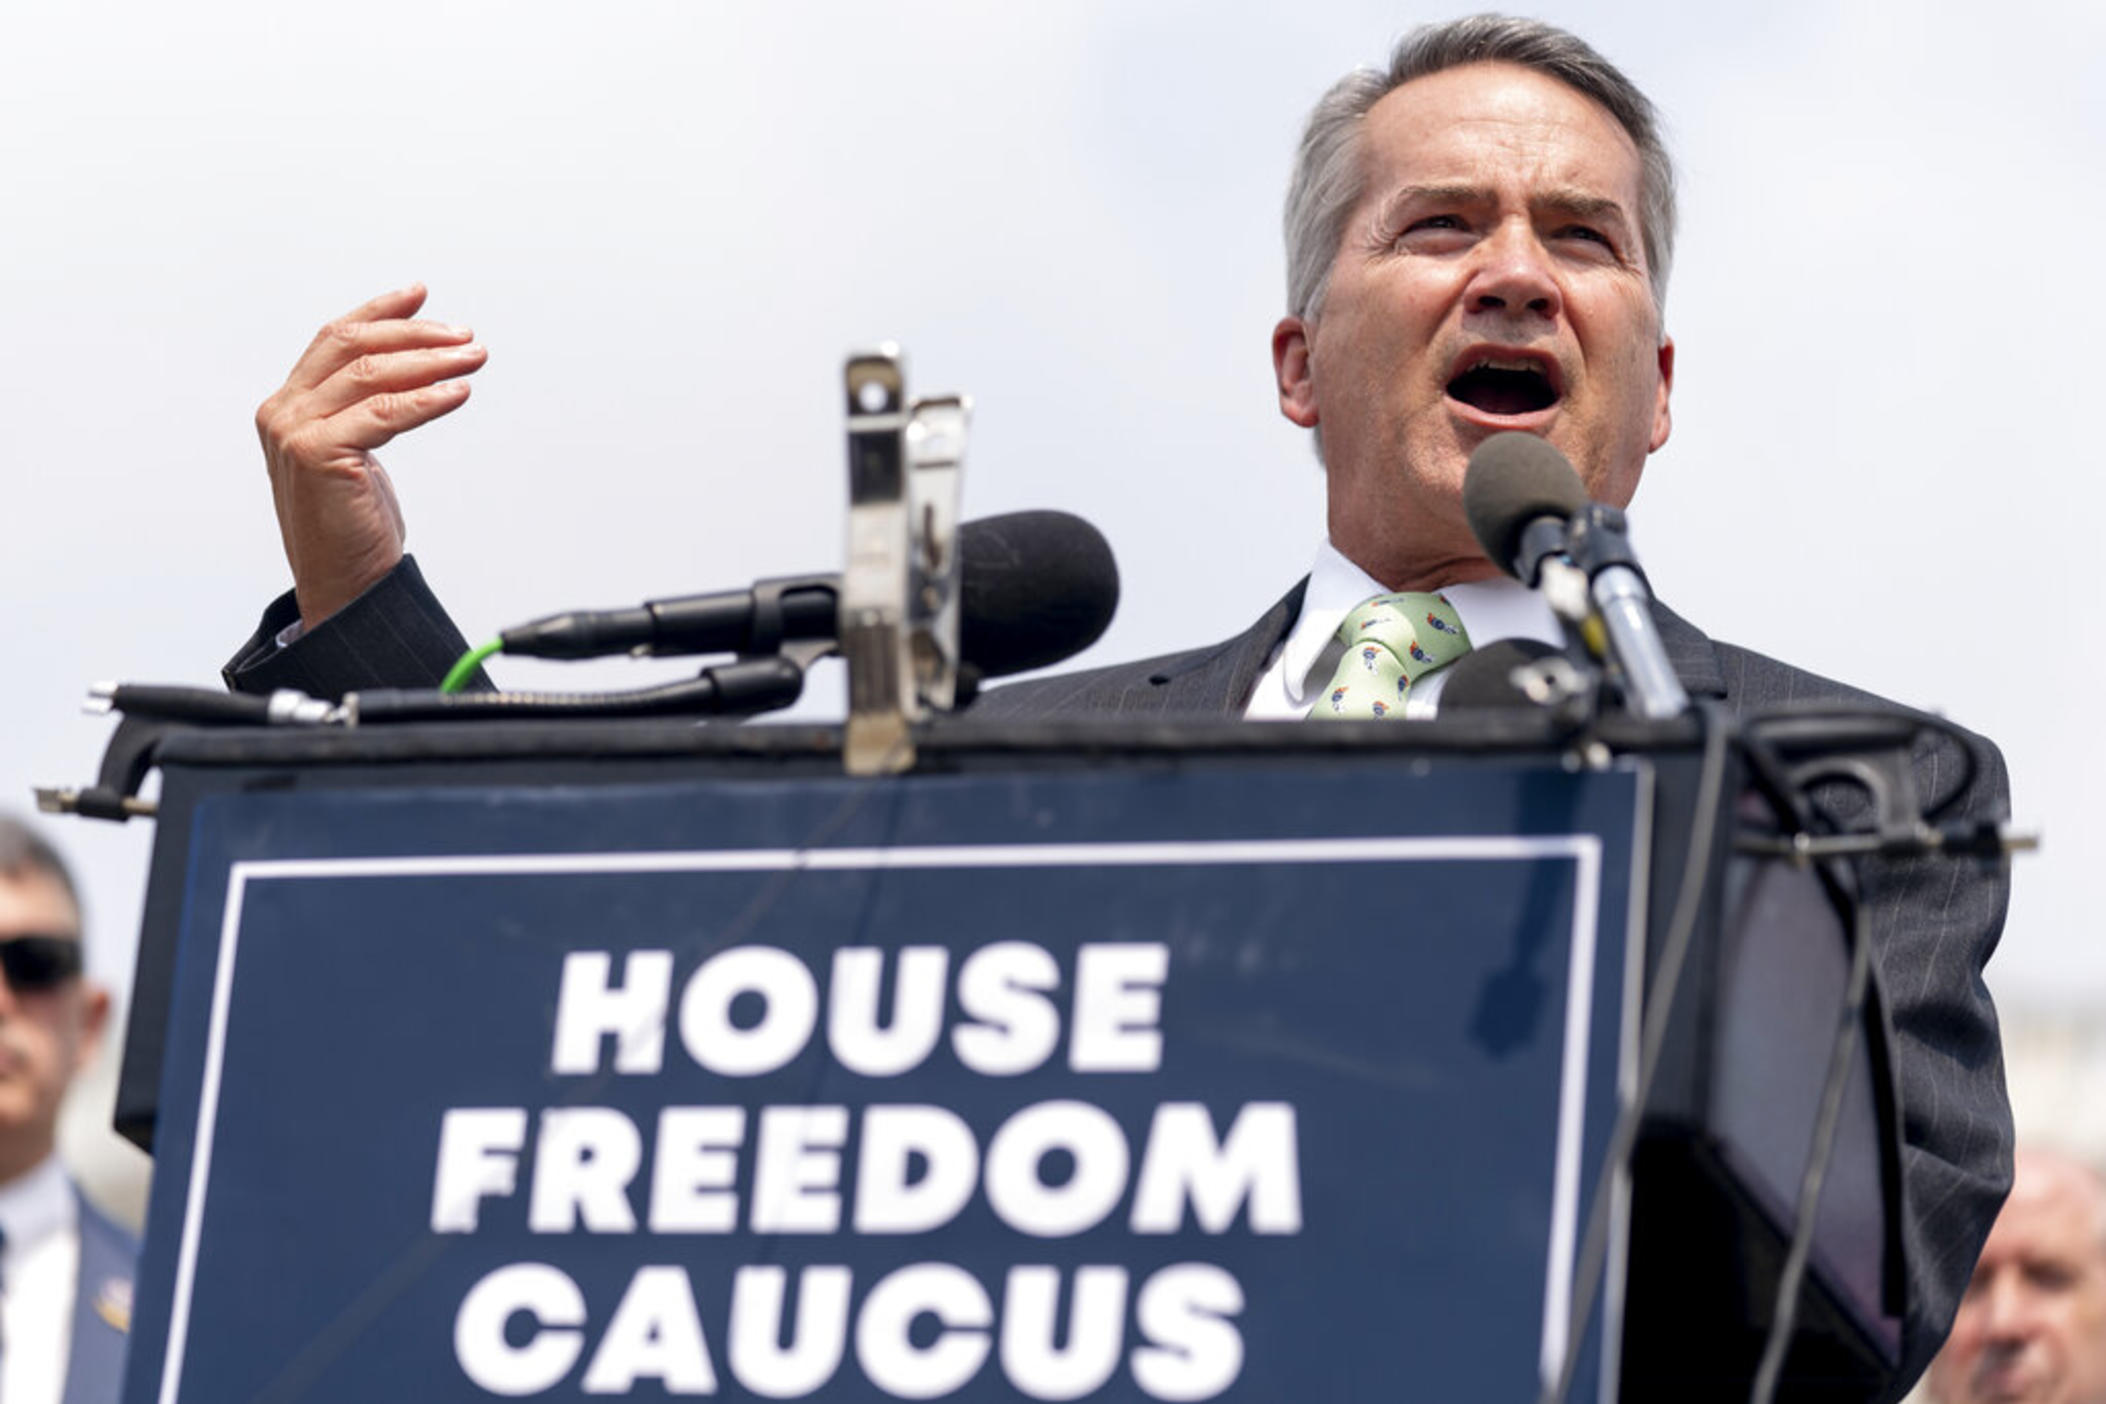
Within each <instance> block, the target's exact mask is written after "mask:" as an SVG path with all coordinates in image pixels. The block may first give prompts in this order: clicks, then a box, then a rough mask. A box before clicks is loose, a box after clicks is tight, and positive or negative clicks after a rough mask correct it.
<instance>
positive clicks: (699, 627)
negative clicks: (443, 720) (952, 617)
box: [499, 511, 1119, 678]
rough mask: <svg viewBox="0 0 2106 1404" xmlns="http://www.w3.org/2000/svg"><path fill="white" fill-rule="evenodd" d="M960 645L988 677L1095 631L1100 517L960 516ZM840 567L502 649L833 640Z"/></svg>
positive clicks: (556, 621)
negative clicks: (965, 518)
mask: <svg viewBox="0 0 2106 1404" xmlns="http://www.w3.org/2000/svg"><path fill="white" fill-rule="evenodd" d="M958 556H959V575H960V590H959V594H960V599H959V614H960V619H959V652H960V654H961V655H962V656H963V662H964V663H966V664H969V665H970V666H972V667H973V668H974V669H976V670H977V671H978V673H979V675H980V676H981V677H983V678H999V677H1007V676H1008V675H1009V674H1011V673H1022V672H1028V671H1029V670H1031V669H1033V668H1043V667H1047V666H1049V665H1051V664H1054V663H1058V662H1060V661H1061V660H1062V659H1065V658H1071V657H1073V656H1074V655H1075V654H1077V653H1080V652H1081V651H1082V650H1083V649H1085V648H1088V647H1089V646H1090V645H1091V644H1093V643H1095V642H1096V641H1097V640H1098V639H1099V638H1100V637H1101V636H1102V635H1103V633H1104V630H1105V628H1106V627H1107V626H1108V625H1109V624H1110V623H1111V619H1112V614H1113V612H1114V611H1115V610H1116V609H1117V608H1118V605H1119V567H1118V563H1117V562H1116V561H1114V560H1113V559H1112V552H1111V546H1110V545H1109V543H1107V542H1106V541H1105V539H1104V536H1103V534H1102V533H1101V532H1099V531H1098V530H1097V528H1095V527H1093V526H1091V525H1090V524H1089V523H1088V522H1086V521H1084V520H1083V519H1082V518H1080V517H1077V516H1074V515H1072V514H1070V513H1067V512H1048V511H1036V512H1010V513H1007V514H1005V515H1003V516H999V517H984V518H982V519H980V520H978V521H972V522H966V523H965V524H963V525H962V526H960V527H959V528H958ZM840 592H841V577H840V576H839V575H802V576H788V577H784V578H781V579H775V580H762V581H757V582H756V583H755V584H754V585H753V586H752V587H751V588H750V589H745V590H720V591H716V592H713V593H710V594H703V595H681V596H678V597H675V598H672V599H664V600H652V601H650V602H648V603H645V604H642V605H636V606H633V607H631V608H628V609H611V610H573V611H569V612H566V613H562V614H552V615H549V616H547V617H546V618H543V619H537V620H534V621H533V622H532V623H529V624H522V625H520V626H518V627H517V628H513V629H507V630H505V631H504V633H503V634H502V635H500V636H499V637H500V638H501V640H502V641H503V644H504V652H505V653H506V654H517V655H521V656H525V657H530V658H570V659H577V658H599V657H603V656H605V655H607V654H610V653H641V654H649V655H656V656H662V657H672V656H678V655H681V654H691V653H736V654H742V655H746V656H752V655H756V654H767V653H773V652H775V651H776V650H777V649H779V648H781V647H782V645H783V644H785V643H790V642H798V641H819V642H832V641H834V640H835V639H836V638H837V637H838V636H839V629H840V618H839V614H840Z"/></svg>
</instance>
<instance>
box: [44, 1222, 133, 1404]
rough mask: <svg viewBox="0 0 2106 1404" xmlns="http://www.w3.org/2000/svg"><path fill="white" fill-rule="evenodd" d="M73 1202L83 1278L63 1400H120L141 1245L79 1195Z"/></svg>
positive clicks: (110, 1403)
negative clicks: (76, 1208) (134, 1273)
mask: <svg viewBox="0 0 2106 1404" xmlns="http://www.w3.org/2000/svg"><path fill="white" fill-rule="evenodd" d="M74 1203H75V1204H77V1205H78V1206H79V1208H80V1276H79V1280H78V1281H77V1283H76V1284H75V1286H74V1290H73V1345H72V1348H71V1349H70V1350H69V1351H68V1352H67V1361H66V1390H65V1394H64V1396H63V1398H62V1404H115V1401H116V1399H117V1396H118V1394H119V1393H120V1391H121V1390H122V1388H123V1385H124V1353H125V1346H126V1344H127V1342H128V1341H129V1340H130V1335H129V1333H130V1330H131V1322H132V1273H133V1270H134V1265H135V1264H136V1263H137V1261H138V1248H137V1246H136V1245H135V1244H134V1243H133V1242H132V1240H131V1239H130V1237H129V1236H127V1235H126V1234H125V1232H124V1230H122V1229H120V1228H118V1227H117V1226H116V1225H115V1224H113V1223H111V1222H110V1221H109V1220H108V1219H106V1218H104V1217H103V1216H102V1214H101V1213H100V1212H98V1211H97V1210H96V1208H95V1206H93V1205H92V1204H90V1203H88V1201H87V1200H86V1199H84V1198H82V1197H81V1196H80V1195H79V1194H77V1193H76V1194H75V1195H74Z"/></svg>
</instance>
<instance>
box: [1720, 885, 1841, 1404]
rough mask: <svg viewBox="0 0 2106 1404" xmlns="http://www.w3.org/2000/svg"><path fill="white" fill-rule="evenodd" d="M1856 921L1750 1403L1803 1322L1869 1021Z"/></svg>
mask: <svg viewBox="0 0 2106 1404" xmlns="http://www.w3.org/2000/svg"><path fill="white" fill-rule="evenodd" d="M1852 918H1853V919H1852V921H1851V924H1850V925H1851V952H1850V981H1849V983H1848V985H1846V986H1845V987H1844V992H1843V1010H1842V1014H1841V1015H1840V1017H1839V1019H1838V1022H1837V1025H1836V1031H1835V1044H1834V1046H1833V1048H1832V1049H1831V1050H1830V1053H1829V1057H1828V1080H1827V1082H1826V1084H1825V1085H1823V1087H1822V1088H1821V1109H1820V1114H1819V1115H1818V1116H1817V1117H1816V1118H1815V1120H1814V1134H1813V1144H1812V1145H1811V1146H1809V1147H1808V1148H1807V1152H1806V1170H1805V1173H1804V1174H1803V1175H1802V1176H1801V1177H1800V1180H1799V1203H1798V1209H1797V1211H1796V1215H1795V1218H1794V1222H1793V1224H1792V1240H1791V1247H1790V1249H1789V1250H1787V1251H1786V1253H1785V1255H1784V1267H1783V1270H1782V1271H1780V1272H1779V1273H1778V1275H1777V1298H1776V1304H1775V1306H1774V1307H1772V1309H1771V1318H1770V1333H1769V1337H1768V1339H1767V1340H1765V1341H1764V1342H1763V1347H1762V1363H1761V1365H1760V1366H1758V1367H1757V1369H1756V1371H1755V1383H1754V1385H1753V1387H1752V1388H1750V1389H1749V1391H1748V1404H1770V1401H1771V1400H1772V1399H1773V1398H1775V1397H1776V1393H1777V1380H1778V1377H1779V1375H1780V1374H1782V1372H1783V1370H1784V1357H1785V1354H1786V1352H1787V1351H1788V1350H1789V1349H1790V1347H1791V1340H1792V1333H1793V1331H1794V1329H1795V1328H1796V1326H1797V1324H1798V1318H1799V1288H1800V1286H1801V1284H1802V1283H1803V1281H1804V1280H1805V1277H1806V1260H1807V1257H1808V1256H1809V1254H1811V1252H1812V1251H1813V1236H1814V1227H1815V1225H1816V1224H1817V1223H1818V1222H1819V1219H1820V1214H1821V1186H1822V1184H1823V1182H1824V1181H1825V1180H1826V1179H1827V1177H1828V1164H1829V1161H1830V1160H1832V1159H1833V1158H1834V1156H1835V1138H1836V1131H1837V1129H1838V1128H1839V1127H1840V1126H1841V1125H1842V1119H1843V1116H1842V1113H1843V1096H1844V1093H1845V1092H1846V1091H1847V1090H1848V1087H1849V1080H1850V1061H1851V1059H1852V1058H1853V1057H1854V1056H1855V1055H1856V1052H1857V1033H1858V1024H1859V1023H1860V1022H1861V1021H1862V1020H1863V1018H1864V1009H1865V991H1866V989H1867V988H1868V987H1869V986H1870V985H1871V983H1872V932H1871V930H1870V927H1869V924H1868V922H1867V919H1866V917H1865V909H1864V904H1863V903H1862V902H1860V903H1856V904H1855V910H1854V911H1853V913H1852Z"/></svg>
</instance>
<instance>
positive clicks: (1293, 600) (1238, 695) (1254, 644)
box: [1148, 575, 1309, 717]
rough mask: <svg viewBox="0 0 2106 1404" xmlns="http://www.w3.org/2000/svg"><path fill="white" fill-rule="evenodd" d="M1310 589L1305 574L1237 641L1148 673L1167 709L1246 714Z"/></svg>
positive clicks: (1179, 659) (1223, 714)
mask: <svg viewBox="0 0 2106 1404" xmlns="http://www.w3.org/2000/svg"><path fill="white" fill-rule="evenodd" d="M1308 588H1309V577H1308V576H1306V575H1305V576H1303V577H1302V578H1301V579H1300V580H1298V581H1296V582H1295V586H1294V588H1293V589H1292V590H1289V591H1288V592H1287V593H1286V594H1285V595H1283V596H1281V597H1280V600H1279V602H1278V603H1277V604H1275V605H1274V606H1273V607H1272V608H1271V609H1268V610H1266V611H1265V613H1264V614H1262V615H1260V616H1259V618H1258V622H1257V623H1255V624H1253V625H1251V626H1250V627H1249V628H1248V629H1245V630H1244V631H1243V632H1242V633H1240V634H1238V635H1236V637H1234V638H1232V639H1228V640H1226V641H1225V642H1222V643H1219V644H1216V645H1215V646H1214V647H1213V648H1208V649H1200V650H1198V651H1197V652H1194V653H1185V654H1180V655H1178V656H1177V657H1176V658H1174V659H1171V660H1169V661H1167V662H1166V663H1165V664H1164V665H1163V666H1162V667H1161V668H1159V669H1157V670H1156V671H1155V672H1153V673H1150V674H1149V675H1148V684H1149V686H1150V687H1153V688H1156V689H1159V695H1160V696H1161V698H1162V707H1163V710H1165V711H1170V712H1217V713H1219V714H1220V715H1222V716H1225V717H1240V716H1242V715H1243V709H1244V707H1246V706H1247V705H1249V703H1250V695H1251V693H1252V692H1253V691H1254V690H1255V689H1256V688H1257V686H1258V675H1259V674H1260V673H1262V672H1264V671H1265V665H1266V663H1268V662H1269V661H1271V658H1272V651H1273V650H1274V649H1275V648H1278V647H1279V645H1280V640H1282V639H1284V638H1286V637H1287V631H1288V630H1289V629H1291V628H1293V627H1294V621H1295V620H1296V619H1299V618H1300V617H1301V613H1302V594H1303V592H1304V591H1306V590H1307V589H1308Z"/></svg>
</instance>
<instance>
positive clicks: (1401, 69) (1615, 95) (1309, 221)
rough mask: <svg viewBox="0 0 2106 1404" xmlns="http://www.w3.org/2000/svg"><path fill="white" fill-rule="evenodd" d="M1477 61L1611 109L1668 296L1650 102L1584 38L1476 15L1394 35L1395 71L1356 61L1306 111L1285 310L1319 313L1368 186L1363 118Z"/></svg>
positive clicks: (1291, 188)
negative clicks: (1531, 74)
mask: <svg viewBox="0 0 2106 1404" xmlns="http://www.w3.org/2000/svg"><path fill="white" fill-rule="evenodd" d="M1472 63H1512V64H1518V65H1520V66H1521V67H1523V68H1532V69H1534V70H1535V71H1536V72H1538V73H1542V74H1545V75H1547V76H1549V77H1551V78H1555V79H1557V80H1558V81H1559V82H1560V83H1563V84H1564V85H1565V86H1566V87H1568V88H1571V89H1572V90H1573V91H1575V92H1577V93H1579V94H1580V95H1581V96H1583V97H1587V98H1592V99H1593V100H1594V101H1595V102H1597V103H1600V104H1601V105H1602V106H1603V107H1605V108H1607V109H1608V111H1609V115H1610V116H1612V117H1614V118H1615V119H1616V120H1617V122H1618V123H1619V124H1621V125H1622V127H1623V130H1624V132H1625V133H1626V134H1627V135H1628V136H1629V137H1630V138H1631V142H1632V144H1633V145H1635V146H1636V147H1637V148H1638V157H1639V161H1640V172H1639V187H1638V188H1639V199H1640V203H1641V205H1642V208H1641V209H1640V211H1639V219H1640V222H1641V224H1642V226H1643V230H1644V238H1645V264H1646V268H1647V270H1648V272H1649V273H1650V275H1651V278H1652V290H1653V306H1654V308H1655V309H1656V310H1657V309H1662V308H1664V307H1665V306H1666V302H1667V272H1668V269H1669V267H1670V266H1671V265H1672V264H1673V262H1674V249H1675V170H1674V163H1673V161H1672V160H1670V159H1669V157H1668V154H1667V146H1666V144H1665V142H1663V141H1662V139H1661V135H1660V120H1659V114H1658V112H1657V111H1656V110H1655V109H1654V107H1653V104H1652V101H1651V100H1650V99H1648V98H1647V97H1646V95H1645V94H1644V93H1642V92H1640V91H1638V88H1637V85H1635V84H1634V83H1632V82H1631V80H1630V79H1628V78H1626V77H1624V76H1623V74H1622V73H1621V72H1619V71H1618V70H1617V68H1616V66H1615V65H1614V64H1612V63H1610V62H1609V61H1608V60H1607V59H1605V58H1603V57H1602V56H1601V55H1600V54H1598V53H1596V52H1595V51H1594V49H1593V48H1592V47H1591V46H1590V45H1588V44H1587V42H1586V41H1585V40H1583V39H1580V38H1579V37H1577V36H1576V35H1572V34H1568V33H1566V32H1565V31H1564V30H1562V29H1559V28H1557V27H1556V26H1554V25H1548V24H1544V23H1543V22H1542V21H1540V20H1529V19H1513V18H1510V17H1508V16H1506V15H1472V16H1470V17H1469V18H1467V19H1459V20H1450V21H1449V22H1447V23H1446V24H1431V25H1424V26H1421V27H1420V28H1418V29H1415V30H1413V31H1412V32H1411V33H1409V34H1407V35H1405V36H1404V37H1403V38H1402V39H1400V40H1398V41H1397V47H1396V50H1395V52H1393V53H1392V54H1391V55H1390V58H1389V71H1388V72H1386V73H1384V72H1378V71H1377V70H1375V69H1372V68H1361V69H1355V70H1354V71H1353V72H1351V73H1348V74H1347V75H1346V76H1345V77H1343V78H1341V79H1339V80H1338V81H1337V82H1336V83H1335V84H1333V85H1332V87H1331V90H1330V91H1329V92H1327V93H1325V94H1324V95H1323V99H1322V100H1321V101H1320V102H1318V103H1317V104H1316V107H1315V109H1314V110H1313V111H1311V112H1310V114H1309V124H1308V126H1307V127H1305V128H1304V129H1303V131H1302V144H1301V149H1300V151H1299V152H1298V153H1297V154H1296V156H1295V161H1294V179H1293V181H1292V182H1291V183H1290V184H1289V185H1288V187H1287V217H1286V230H1287V310H1288V312H1289V313H1291V314H1292V315H1294V316H1296V317H1300V318H1301V319H1302V320H1303V321H1307V322H1313V321H1314V320H1316V318H1317V316H1318V315H1319V314H1320V313H1321V312H1322V311H1323V305H1324V294H1325V293H1326V292H1327V291H1328V290H1329V288H1330V284H1331V264H1332V262H1333V261H1334V260H1335V259H1336V258H1337V256H1338V246H1339V244H1340V243H1342V242H1343V241H1344V238H1345V226H1346V221H1347V220H1348V219H1349V218H1351V217H1352V213H1353V207H1354V206H1355V205H1357V204H1359V203H1360V197H1361V195H1362V194H1363V193H1364V191H1365V185H1366V174H1365V168H1364V165H1363V163H1362V160H1361V152H1360V128H1361V122H1362V119H1364V118H1365V117H1366V116H1367V114H1368V111H1369V110H1370V109H1371V108H1373V107H1374V105H1375V104H1376V103H1378V102H1380V101H1381V100H1382V99H1383V98H1384V97H1386V96H1388V95H1389V94H1390V93H1392V92H1394V91H1395V90H1396V89H1398V88H1400V87H1402V86H1403V85H1404V84H1406V83H1408V82H1410V81H1411V80H1412V79H1414V78H1424V77H1426V76H1427V75H1428V74H1433V73H1439V72H1442V71H1443V70H1445V69H1450V68H1461V67H1463V66H1464V65H1465V64H1472Z"/></svg>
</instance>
